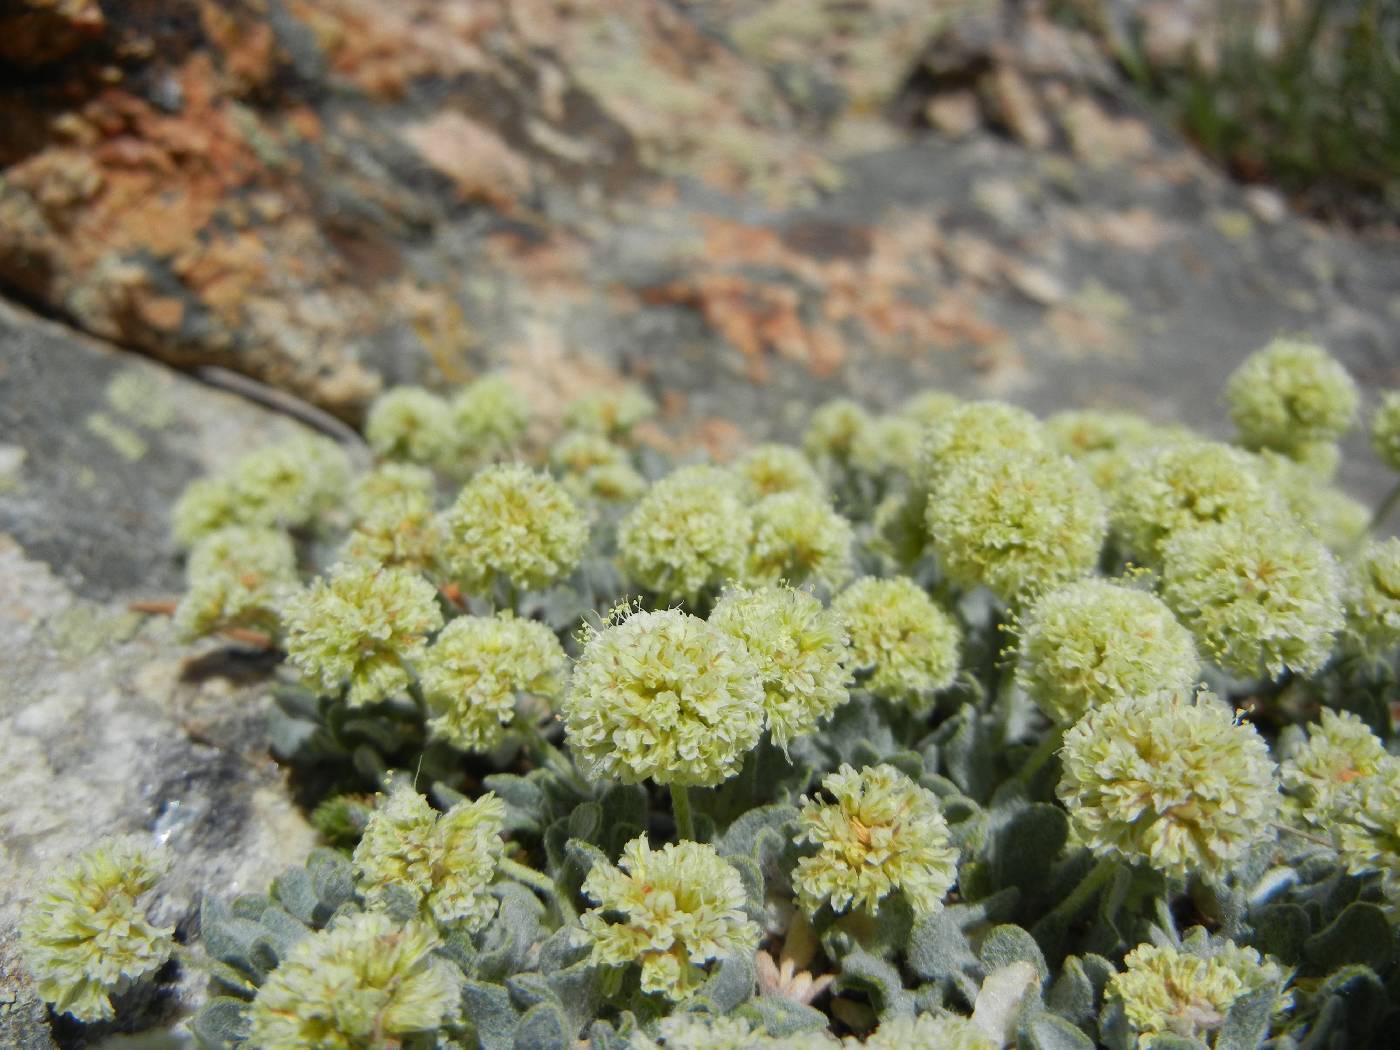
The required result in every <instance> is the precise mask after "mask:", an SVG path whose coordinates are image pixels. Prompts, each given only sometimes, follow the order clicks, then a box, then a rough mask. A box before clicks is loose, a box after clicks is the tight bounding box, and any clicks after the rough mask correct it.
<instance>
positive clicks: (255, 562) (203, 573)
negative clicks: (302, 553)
mask: <svg viewBox="0 0 1400 1050" xmlns="http://www.w3.org/2000/svg"><path fill="white" fill-rule="evenodd" d="M185 580H186V591H185V594H184V596H183V597H181V599H180V604H179V605H178V606H177V607H176V609H175V627H176V629H177V630H178V631H179V632H180V634H181V635H183V636H184V637H186V638H195V637H198V636H200V635H204V634H209V633H211V632H213V631H217V630H221V629H223V628H226V627H247V628H251V629H253V630H259V631H266V632H268V633H269V634H272V635H275V634H276V633H277V629H278V624H279V620H278V612H279V610H280V609H281V608H282V604H283V603H284V602H285V601H286V600H287V599H288V598H290V597H291V596H292V594H294V593H295V592H296V590H297V588H298V586H299V581H298V580H297V572H296V552H295V551H294V550H293V548H292V541H291V537H289V536H288V535H287V534H286V533H285V532H282V531H281V530H279V529H263V528H250V527H246V526H232V527H230V528H224V529H220V530H219V531H217V532H213V533H210V534H209V535H207V536H205V537H204V538H203V539H202V540H200V541H199V542H198V543H196V544H195V546H194V549H193V550H192V551H191V552H190V557H189V562H188V563H187V564H186V566H185Z"/></svg>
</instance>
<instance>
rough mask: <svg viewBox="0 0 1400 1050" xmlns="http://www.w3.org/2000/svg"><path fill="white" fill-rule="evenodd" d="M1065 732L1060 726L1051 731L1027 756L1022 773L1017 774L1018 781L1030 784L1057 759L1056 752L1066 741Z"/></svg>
mask: <svg viewBox="0 0 1400 1050" xmlns="http://www.w3.org/2000/svg"><path fill="white" fill-rule="evenodd" d="M1064 738H1065V731H1064V729H1063V728H1062V727H1060V726H1055V727H1054V728H1053V729H1051V730H1050V733H1049V735H1047V736H1046V738H1045V739H1044V740H1042V741H1041V742H1040V743H1039V744H1037V745H1036V749H1035V750H1034V751H1032V752H1031V753H1030V754H1029V755H1027V756H1026V761H1025V763H1024V764H1023V765H1022V766H1021V769H1020V772H1018V773H1017V774H1016V779H1017V780H1019V781H1020V782H1021V783H1022V784H1029V783H1030V782H1031V779H1032V778H1033V777H1034V776H1035V775H1036V774H1037V773H1039V772H1040V770H1041V768H1042V767H1043V766H1044V765H1045V763H1046V762H1049V761H1050V759H1052V758H1054V757H1055V752H1056V751H1058V750H1059V749H1060V744H1061V743H1062V742H1063V741H1064Z"/></svg>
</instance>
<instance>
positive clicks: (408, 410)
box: [365, 386, 454, 463]
mask: <svg viewBox="0 0 1400 1050" xmlns="http://www.w3.org/2000/svg"><path fill="white" fill-rule="evenodd" d="M365 441H366V442H367V443H368V444H369V447H370V448H372V449H374V451H375V452H377V453H378V454H379V455H381V456H383V457H385V458H386V459H401V460H407V461H409V462H410V463H437V462H440V461H442V460H443V459H445V458H446V457H447V456H448V455H449V454H450V453H451V450H452V447H453V441H454V433H453V428H452V412H451V410H450V409H449V408H448V407H447V402H446V401H444V400H443V399H442V398H440V397H438V396H437V395H436V394H434V393H432V392H430V391H428V390H424V389H423V388H422V387H420V386H400V387H394V388H393V389H392V390H388V391H386V392H385V393H383V394H380V395H379V397H377V398H375V400H374V404H372V405H370V407H369V414H368V415H367V416H366V417H365Z"/></svg>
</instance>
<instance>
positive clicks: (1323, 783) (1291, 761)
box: [1280, 707, 1397, 832]
mask: <svg viewBox="0 0 1400 1050" xmlns="http://www.w3.org/2000/svg"><path fill="white" fill-rule="evenodd" d="M1396 761H1397V760H1396V759H1395V758H1394V757H1392V756H1391V755H1390V753H1389V752H1387V751H1386V749H1385V745H1384V744H1383V743H1381V740H1380V738H1379V737H1378V736H1376V734H1375V733H1373V732H1371V730H1370V728H1369V727H1367V725H1366V723H1365V722H1363V721H1361V719H1360V718H1358V717H1357V716H1356V715H1354V714H1352V713H1351V712H1349V711H1334V710H1332V709H1331V708H1329V707H1324V708H1323V709H1322V712H1321V715H1320V716H1319V720H1318V721H1317V722H1314V723H1313V724H1311V725H1309V726H1308V738H1307V741H1306V742H1305V743H1304V744H1303V745H1302V746H1301V747H1299V748H1298V749H1297V750H1296V751H1294V752H1293V753H1292V754H1291V755H1288V756H1287V757H1286V758H1285V759H1284V761H1283V765H1282V766H1281V767H1280V773H1281V775H1282V778H1283V787H1284V790H1285V792H1286V793H1287V796H1288V797H1287V800H1286V807H1287V811H1288V813H1289V814H1290V815H1291V816H1292V817H1293V818H1294V819H1295V820H1297V821H1300V822H1302V823H1303V824H1304V825H1311V826H1313V827H1315V828H1318V829H1320V830H1323V831H1327V832H1330V831H1331V830H1332V829H1333V827H1334V826H1335V825H1336V823H1337V822H1338V821H1339V820H1344V819H1349V818H1350V817H1351V816H1352V815H1353V814H1354V813H1356V812H1357V811H1359V810H1360V809H1361V808H1362V807H1361V799H1362V793H1363V789H1364V788H1365V786H1366V782H1367V780H1368V779H1369V778H1371V777H1374V776H1375V775H1376V774H1378V773H1380V772H1381V771H1382V770H1384V769H1385V767H1386V766H1387V765H1388V764H1390V763H1394V762H1396Z"/></svg>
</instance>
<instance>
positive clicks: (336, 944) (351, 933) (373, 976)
mask: <svg viewBox="0 0 1400 1050" xmlns="http://www.w3.org/2000/svg"><path fill="white" fill-rule="evenodd" d="M439 945H440V941H439V940H438V937H437V934H436V933H435V932H434V930H433V928H432V926H431V925H430V924H429V923H426V922H418V921H414V922H410V923H407V924H406V925H403V926H400V925H398V924H396V923H395V922H394V921H393V920H391V919H390V918H389V917H388V916H387V915H383V914H379V913H375V912H364V913H360V914H357V915H347V916H345V917H343V918H341V919H339V920H338V921H336V922H335V923H334V924H333V925H332V926H330V927H329V928H328V929H325V930H321V931H319V932H316V933H310V934H307V935H306V936H305V937H303V938H301V940H299V941H297V942H296V944H294V945H293V946H292V948H291V950H290V951H289V952H288V953H287V957H286V958H285V959H283V960H282V963H281V965H280V966H278V967H277V969H275V970H273V971H272V973H271V974H269V975H268V977H267V980H265V981H264V982H263V984H262V987H261V988H259V989H258V994H257V997H256V998H255V999H254V1000H253V1004H252V1008H251V1009H250V1010H249V1013H248V1019H249V1024H250V1030H249V1036H248V1041H249V1045H251V1046H256V1047H258V1048H259V1050H306V1048H307V1047H316V1048H317V1050H364V1048H365V1047H388V1046H392V1045H395V1044H397V1043H399V1042H400V1041H401V1040H403V1039H404V1038H406V1037H409V1036H413V1035H419V1034H422V1035H427V1034H431V1033H432V1032H433V1031H434V1030H435V1029H437V1028H439V1027H441V1026H442V1025H443V1024H444V1023H445V1022H446V1021H448V1020H451V1019H452V1018H454V1017H455V1015H456V1013H457V1009H458V1004H459V1001H460V999H461V994H462V993H461V983H462V982H461V973H460V971H459V970H457V968H456V967H455V966H453V965H452V963H450V962H448V961H447V959H446V958H444V957H443V956H440V955H438V954H436V952H435V949H436V948H438V947H439ZM391 1041H392V1042H391Z"/></svg>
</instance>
